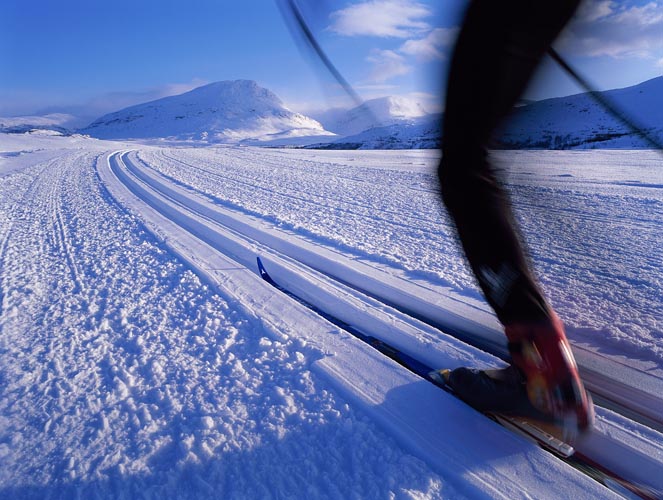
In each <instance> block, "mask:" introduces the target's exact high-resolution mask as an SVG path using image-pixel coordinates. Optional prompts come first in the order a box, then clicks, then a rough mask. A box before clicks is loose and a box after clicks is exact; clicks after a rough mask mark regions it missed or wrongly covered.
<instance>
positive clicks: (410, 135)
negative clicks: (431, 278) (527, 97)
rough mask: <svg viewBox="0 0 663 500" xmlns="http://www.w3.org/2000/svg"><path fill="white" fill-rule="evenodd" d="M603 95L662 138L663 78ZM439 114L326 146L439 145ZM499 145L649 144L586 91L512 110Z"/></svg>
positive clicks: (626, 146)
mask: <svg viewBox="0 0 663 500" xmlns="http://www.w3.org/2000/svg"><path fill="white" fill-rule="evenodd" d="M602 94H603V95H604V96H605V97H606V98H607V99H609V100H610V101H611V102H614V103H615V104H616V105H617V106H619V108H620V109H623V110H624V112H625V113H627V114H628V115H629V117H631V118H633V119H634V120H636V121H637V123H638V124H641V125H642V126H643V127H644V128H645V129H646V130H648V131H649V132H650V133H652V134H653V135H655V136H657V137H658V138H659V139H660V140H661V141H663V77H658V78H654V79H652V80H649V81H647V82H644V83H641V84H639V85H635V86H632V87H627V88H624V89H618V90H610V91H605V92H602ZM440 124H441V117H440V116H439V115H428V116H423V117H421V118H418V119H416V120H409V121H404V122H397V123H395V124H393V125H390V126H386V127H374V128H372V129H369V130H366V131H363V132H361V133H359V134H355V135H351V136H346V137H342V138H339V139H336V140H334V141H333V142H331V143H329V144H318V145H316V146H313V147H319V148H325V149H412V148H439V147H440V140H439V139H440V137H441V130H440ZM493 146H494V147H495V148H502V149H590V148H617V149H638V148H648V147H649V146H648V145H647V144H646V143H645V142H644V141H643V140H642V139H641V138H640V137H639V136H637V135H636V134H634V133H633V132H632V131H631V130H629V129H627V128H626V127H625V126H624V125H623V124H622V123H621V122H619V121H618V120H617V119H616V118H614V117H613V116H612V115H610V114H609V113H608V112H607V111H606V110H605V109H604V108H603V107H602V106H601V105H599V104H598V103H597V102H596V101H595V100H594V99H593V98H592V97H591V96H590V95H589V94H587V93H584V94H577V95H573V96H568V97H559V98H554V99H546V100H543V101H535V102H531V103H529V104H527V105H524V106H520V107H518V108H516V109H514V111H513V113H512V114H511V116H510V117H509V119H508V120H507V123H506V126H505V127H504V130H503V131H502V132H501V134H499V136H498V137H497V138H496V141H495V143H494V145H493Z"/></svg>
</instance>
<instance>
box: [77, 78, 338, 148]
mask: <svg viewBox="0 0 663 500" xmlns="http://www.w3.org/2000/svg"><path fill="white" fill-rule="evenodd" d="M81 133H84V134H89V135H91V136H92V137H97V138H101V139H147V138H167V139H177V140H197V141H203V142H239V141H241V140H244V139H252V140H271V139H276V138H278V139H284V138H290V137H302V136H311V135H313V136H322V135H333V134H331V132H328V131H326V130H324V129H323V128H322V126H321V125H320V124H319V123H318V122H316V121H315V120H313V119H311V118H308V117H306V116H304V115H301V114H299V113H294V112H292V111H290V110H289V109H287V108H286V107H285V106H284V105H283V103H282V102H281V100H280V99H279V98H278V97H277V96H276V95H274V94H273V93H272V92H270V91H269V90H267V89H265V88H263V87H260V86H259V85H258V84H257V83H256V82H253V81H250V80H236V81H223V82H216V83H211V84H209V85H205V86H203V87H199V88H196V89H194V90H191V91H189V92H186V93H184V94H181V95H176V96H171V97H165V98H163V99H158V100H156V101H152V102H148V103H145V104H139V105H136V106H131V107H129V108H126V109H123V110H120V111H116V112H114V113H110V114H107V115H105V116H102V117H101V118H99V119H98V120H96V121H94V122H93V123H91V124H90V125H88V126H87V127H85V128H84V129H82V130H81Z"/></svg>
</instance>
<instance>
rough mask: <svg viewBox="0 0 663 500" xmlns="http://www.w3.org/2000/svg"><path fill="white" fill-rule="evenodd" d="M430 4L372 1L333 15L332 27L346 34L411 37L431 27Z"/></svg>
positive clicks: (335, 30) (385, 0)
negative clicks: (428, 19)
mask: <svg viewBox="0 0 663 500" xmlns="http://www.w3.org/2000/svg"><path fill="white" fill-rule="evenodd" d="M430 15H431V11H430V10H429V8H428V7H427V6H425V5H424V4H421V3H419V2H414V1H411V0H371V1H368V2H362V3H359V4H355V5H351V6H349V7H346V8H345V9H341V10H339V11H336V12H334V13H333V14H332V15H331V18H332V24H331V26H330V27H329V29H330V30H331V31H333V32H335V33H338V34H339V35H344V36H377V37H383V38H409V37H411V36H414V35H417V34H420V33H423V32H426V31H428V30H430V26H429V24H428V23H426V22H424V21H423V19H424V18H426V17H428V16H430Z"/></svg>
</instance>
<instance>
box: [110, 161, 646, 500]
mask: <svg viewBox="0 0 663 500" xmlns="http://www.w3.org/2000/svg"><path fill="white" fill-rule="evenodd" d="M126 154H127V153H122V154H119V153H116V154H114V155H111V156H116V157H117V158H118V159H121V160H123V157H124V156H125V155H126ZM109 160H110V158H109ZM118 167H119V162H118ZM119 168H121V167H119ZM124 168H127V167H126V166H125V167H124ZM124 175H128V174H124ZM131 175H133V174H131ZM118 179H120V181H121V182H122V183H123V184H125V182H124V181H123V180H122V177H121V176H118ZM175 182H176V181H175ZM125 185H126V184H125ZM126 187H127V188H128V189H130V190H131V191H132V192H133V193H134V194H136V195H137V196H139V198H140V199H142V200H143V201H144V202H145V203H147V204H149V205H150V206H152V207H153V208H156V209H157V210H158V211H162V209H161V208H160V207H158V206H155V205H156V204H153V203H151V202H150V201H148V200H145V199H144V196H141V193H140V192H137V191H139V190H136V189H134V188H132V187H131V186H128V185H126ZM140 190H153V191H155V192H159V190H158V189H157V188H156V187H154V186H152V185H149V184H146V185H145V187H141V188H140ZM160 195H161V196H164V197H165V198H167V199H169V200H170V201H171V202H173V203H175V204H176V205H177V206H179V207H181V208H183V209H185V210H186V211H189V212H192V213H196V214H197V215H198V216H200V217H203V218H204V219H207V220H209V221H210V222H213V223H214V224H216V225H218V226H220V227H223V228H224V230H226V231H228V232H230V233H232V234H235V235H236V236H239V237H241V238H243V239H244V240H245V241H248V242H250V243H258V244H259V245H260V246H263V245H262V244H260V243H259V242H256V241H255V240H253V239H251V238H247V237H246V236H245V235H243V234H241V233H240V232H237V231H235V230H233V229H231V228H227V227H225V226H224V225H223V224H222V223H220V222H218V221H216V220H213V219H210V218H209V217H207V216H206V215H204V214H200V213H197V211H196V210H195V209H193V208H191V207H188V206H186V205H184V204H183V203H181V202H179V201H177V200H173V199H172V198H171V197H170V196H168V195H166V194H164V193H160ZM164 215H166V214H164ZM185 229H186V230H187V231H189V232H190V233H192V234H194V235H196V234H195V232H194V231H191V230H189V229H187V228H185ZM196 236H197V237H199V238H200V237H201V235H196ZM201 239H203V240H204V241H207V242H208V243H210V242H209V240H208V239H207V238H204V237H203V238H201ZM211 245H212V246H213V247H214V248H216V247H215V245H214V243H213V242H212V243H211ZM217 250H219V251H222V252H223V253H225V254H226V255H228V256H229V257H231V258H233V256H232V254H228V252H226V251H224V250H223V249H217ZM323 274H324V273H323ZM263 278H264V276H263ZM331 278H333V277H331ZM271 284H272V285H273V286H275V287H277V288H279V289H280V290H281V291H283V292H284V293H287V294H288V295H290V296H291V297H292V298H293V299H295V300H298V301H300V302H301V303H303V304H304V305H307V307H309V305H308V303H306V301H305V300H303V299H300V298H298V297H297V296H295V295H294V294H290V293H289V292H288V291H287V290H285V289H283V288H282V287H280V286H279V285H277V284H276V283H274V282H273V281H272V283H271ZM353 288H355V287H353ZM355 289H356V288H355ZM312 310H314V311H315V312H316V313H318V314H320V315H321V316H322V317H324V318H325V319H327V320H328V321H331V322H333V323H334V324H336V325H337V326H340V327H342V328H344V329H346V330H347V331H348V332H349V333H351V334H352V335H354V336H357V337H359V338H361V337H362V336H363V337H364V338H361V340H363V341H364V342H367V343H368V344H369V345H371V346H372V347H374V348H376V349H377V350H378V351H380V352H382V353H383V354H384V355H386V356H388V357H390V358H392V359H394V360H396V361H397V362H399V363H400V364H401V365H403V366H404V367H406V368H407V369H409V370H411V371H412V372H413V373H415V374H417V375H419V376H422V377H423V378H425V379H427V380H429V381H431V382H432V383H435V382H434V381H432V380H431V379H430V377H429V376H428V372H429V371H430V367H428V366H426V365H425V364H423V363H421V362H419V361H418V360H416V359H415V358H412V357H410V356H408V355H407V354H405V353H402V352H400V351H399V350H398V349H395V348H393V347H391V346H390V345H389V344H387V343H385V342H383V341H381V340H379V339H377V338H375V337H372V336H370V335H366V334H363V333H362V332H359V331H358V330H356V329H354V328H353V327H351V326H350V325H347V323H345V322H344V321H342V320H338V319H337V318H334V317H333V316H332V315H329V314H328V313H325V312H322V311H320V310H319V309H317V308H316V307H315V306H313V307H312ZM321 312H322V314H321ZM346 326H347V327H349V329H348V328H346ZM408 364H409V366H408ZM436 385H438V384H436ZM438 387H440V386H439V385H438ZM443 389H444V388H443ZM560 459H562V458H561V457H560ZM565 461H567V462H568V463H569V464H571V465H573V466H574V467H576V468H578V469H580V470H581V471H583V472H585V474H587V475H588V476H590V477H593V478H594V479H597V478H603V479H606V478H607V479H609V480H612V481H614V482H616V483H617V484H619V485H621V487H623V488H625V489H627V490H629V491H630V492H631V493H634V494H637V495H638V496H640V497H641V498H644V499H655V498H657V496H655V495H654V494H652V493H651V492H649V491H647V490H644V489H642V488H640V487H639V486H637V485H634V484H631V483H629V482H628V481H627V480H625V479H623V478H621V477H620V476H618V475H616V474H614V473H612V472H610V471H609V470H608V469H606V468H604V467H603V466H601V465H600V464H599V463H597V462H595V461H593V460H592V459H591V458H589V457H586V456H584V455H580V454H578V452H576V453H575V454H574V455H573V456H572V457H571V458H570V459H565ZM597 480H599V482H601V483H602V484H606V483H605V482H604V481H603V480H601V479H597ZM608 484H609V483H608ZM608 484H606V486H608ZM613 490H614V488H613Z"/></svg>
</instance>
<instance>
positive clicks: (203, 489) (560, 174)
mask: <svg viewBox="0 0 663 500" xmlns="http://www.w3.org/2000/svg"><path fill="white" fill-rule="evenodd" d="M123 151H129V152H127V153H121V152H123ZM117 152H120V153H117ZM497 157H498V158H499V159H501V160H502V161H504V162H505V163H507V162H508V163H509V171H510V174H509V178H508V181H509V186H510V187H511V189H512V191H513V193H514V200H515V205H516V208H517V209H518V213H519V217H520V219H521V221H522V224H523V230H524V232H525V233H526V235H527V236H528V238H529V240H530V247H531V250H532V256H533V258H534V260H535V262H536V264H537V269H538V270H539V273H540V275H541V279H542V281H543V284H544V286H545V288H546V290H547V291H548V292H549V293H550V295H551V296H552V299H553V302H554V303H555V305H556V306H557V307H558V310H559V312H560V314H561V315H562V317H563V318H564V319H565V320H566V322H567V324H568V325H569V327H570V333H571V334H572V335H573V338H574V340H575V341H576V342H580V343H582V344H583V345H587V346H590V347H591V348H592V349H595V350H599V351H601V353H602V355H605V356H607V357H611V359H612V358H618V357H619V356H626V357H628V358H629V359H632V360H634V364H635V365H637V366H640V367H641V369H643V370H647V371H648V373H649V374H651V375H652V376H658V377H659V378H663V374H662V372H661V364H662V360H661V354H662V353H661V350H660V339H661V328H660V323H659V322H660V318H661V317H662V316H661V310H660V308H661V302H662V301H661V296H660V294H661V286H660V285H661V283H660V280H661V267H660V262H663V259H661V251H662V250H661V248H660V245H658V244H657V243H656V242H657V238H658V234H659V232H660V226H661V223H662V222H663V221H662V218H663V210H661V207H662V205H663V199H662V197H663V194H662V193H663V192H662V191H661V188H660V187H661V186H662V185H663V174H662V172H661V170H660V167H658V163H659V160H658V159H657V157H656V155H655V154H654V153H651V152H626V151H624V152H600V153H599V152H563V153H562V152H559V153H550V152H515V153H514V152H500V153H497ZM437 160H438V156H437V153H436V152H434V151H398V152H394V151H392V152H385V151H381V152H377V151H366V152H351V153H348V152H339V151H293V150H271V149H270V150H266V149H257V148H249V147H232V148H231V147H208V148H198V149H197V148H166V147H153V146H140V145H137V144H131V145H128V144H121V143H111V142H105V141H97V140H93V139H86V138H82V137H70V138H63V137H39V136H31V135H11V136H10V135H0V206H1V209H0V262H2V266H1V268H0V269H1V271H0V381H1V383H0V421H1V423H0V497H2V498H20V497H26V498H43V497H48V498H71V497H82V498H90V497H92V498H93V497H118V498H135V497H138V498H301V497H307V498H532V497H534V498H569V497H573V496H575V497H578V498H580V497H582V498H611V496H612V495H611V493H610V492H609V491H608V490H606V489H605V488H603V487H601V486H600V485H598V483H595V482H594V481H593V480H591V479H589V478H587V477H586V476H584V475H582V474H581V473H580V472H578V471H576V470H575V469H573V468H571V467H569V466H566V465H564V464H563V463H562V462H560V461H558V460H556V459H554V458H553V457H552V456H550V455H549V454H547V453H545V452H542V451H541V450H539V449H538V448H537V447H535V446H534V445H532V444H530V443H528V442H526V441H524V440H523V439H521V438H519V437H517V436H515V435H513V434H512V433H510V432H508V431H506V430H505V429H503V428H501V427H499V426H497V425H495V424H493V423H492V422H490V421H488V420H487V419H485V418H484V417H482V416H481V415H479V414H477V413H476V412H474V411H473V410H471V409H470V408H468V407H466V406H465V405H463V404H462V403H460V402H458V401H457V400H455V399H454V398H453V397H451V396H449V395H448V394H446V393H444V392H443V391H440V390H439V389H436V388H435V387H433V386H432V385H430V384H428V383H426V382H425V381H422V380H421V379H419V378H417V377H416V376H415V375H413V374H411V373H409V372H407V371H405V370H403V369H402V368H401V367H399V366H398V365H396V364H395V363H394V362H392V361H391V360H389V359H387V358H385V357H383V356H382V355H381V354H379V353H377V352H375V351H373V350H372V349H371V348H370V347H368V346H366V345H364V344H362V343H361V342H359V341H357V340H356V339H354V338H353V337H351V336H350V335H349V334H347V333H346V332H344V331H342V330H340V329H338V328H337V327H335V326H333V325H331V324H330V323H328V322H326V321H324V320H323V319H321V318H320V317H319V316H317V315H316V314H315V313H313V312H312V311H310V310H308V309H307V308H305V307H303V306H301V305H300V304H297V303H295V302H293V301H291V300H290V299H289V298H288V297H286V296H285V295H283V294H281V293H279V292H278V291H276V290H275V289H273V288H272V287H270V286H269V285H267V284H266V283H264V282H263V281H262V280H261V279H260V278H259V277H258V276H257V275H256V268H255V256H256V255H261V256H262V257H263V259H264V261H265V265H266V266H268V268H269V270H270V272H271V273H272V274H273V276H274V277H275V279H278V280H280V281H282V282H284V283H288V284H289V285H291V286H294V287H299V288H300V290H301V291H306V290H309V291H308V293H309V294H310V297H309V298H310V299H311V300H314V301H319V302H322V301H326V302H327V303H328V304H329V306H330V307H333V308H334V310H335V312H336V313H337V314H339V315H340V316H344V317H345V318H347V319H350V320H352V322H353V324H357V325H359V326H361V327H363V328H366V329H372V330H373V333H374V334H376V335H378V334H380V335H384V338H385V340H389V341H391V342H393V343H395V344H397V345H398V346H399V347H401V348H403V349H404V350H406V351H407V352H410V353H413V354H416V355H417V356H418V357H420V358H421V359H424V360H426V361H429V362H431V363H433V364H435V363H437V364H439V366H458V365H460V364H468V363H471V364H483V365H496V364H498V361H497V360H496V359H495V358H493V357H492V356H490V355H488V354H486V353H482V352H481V351H478V350H476V349H473V348H470V347H468V346H466V345H465V344H463V343H462V342H460V341H458V340H455V339H453V338H451V337H449V336H447V335H445V334H444V333H442V332H440V331H439V330H437V329H435V328H432V327H430V326H428V325H424V324H422V323H420V322H419V321H416V320H414V319H412V318H410V317H408V316H407V315H405V314H403V313H399V312H398V311H396V310H394V309H391V308H389V307H387V306H384V305H383V304H380V303H378V302H377V301H376V300H374V299H371V298H370V297H366V296H364V295H363V294H361V293H359V292H357V291H356V290H355V289H353V288H350V287H345V286H341V285H338V283H335V282H334V280H331V279H330V278H328V277H325V275H324V274H320V273H318V272H315V271H314V270H313V269H311V268H310V267H307V266H304V265H302V262H304V261H307V259H311V260H313V261H316V262H317V265H318V266H319V267H320V268H322V269H323V270H325V271H328V270H329V268H330V267H333V268H334V270H335V272H337V273H343V277H344V279H347V281H348V282H350V281H351V280H354V279H361V280H364V281H365V282H366V286H373V287H374V289H375V290H376V291H377V292H380V294H382V293H386V292H387V291H388V290H389V289H391V290H392V292H390V293H394V294H396V292H397V291H398V292H399V293H400V295H398V297H400V299H398V300H407V301H409V302H408V304H409V305H410V306H412V307H414V306H416V305H417V304H418V303H419V304H421V303H423V304H425V303H429V304H430V306H431V308H436V307H437V308H439V309H440V311H441V312H440V314H442V313H443V312H444V311H446V314H447V315H449V314H454V313H457V314H458V315H459V317H461V316H463V317H466V318H467V316H470V317H472V318H473V319H474V321H476V322H477V325H478V326H477V328H479V327H482V328H487V329H490V328H495V322H494V319H493V318H492V316H491V315H490V314H489V311H488V310H487V307H486V306H485V305H484V304H483V302H482V301H481V299H480V296H479V294H478V291H477V290H476V288H475V287H473V286H472V285H471V279H470V276H469V275H468V272H467V270H466V268H465V265H464V263H463V260H462V258H461V256H460V254H459V252H458V249H457V245H456V243H455V241H454V238H453V236H452V233H451V230H450V226H449V222H448V221H447V220H446V218H445V216H444V214H443V213H441V210H440V206H439V202H438V200H437V193H436V187H435V183H434V177H433V172H434V167H435V163H436V162H437ZM186 207H189V208H186ZM579 235H581V236H582V237H578V236H579ZM441 249H443V251H441ZM371 283H372V284H371ZM311 284H314V285H315V286H311ZM625 305H627V307H625ZM633 318H637V322H634V321H633ZM599 427H600V428H601V433H600V436H601V439H603V440H604V441H605V442H609V443H612V444H614V446H615V447H616V449H619V450H620V453H630V454H632V456H633V457H634V459H637V460H639V462H637V461H636V462H635V463H638V464H641V465H642V470H643V471H648V470H649V469H648V468H647V467H660V463H662V462H663V437H661V436H660V435H659V434H658V433H656V432H654V431H647V430H646V429H644V428H643V427H642V426H639V425H637V424H634V423H633V422H631V421H628V420H627V419H624V418H623V417H617V416H615V415H613V414H611V413H610V412H607V411H604V410H601V411H599ZM612 436H614V439H615V440H616V441H612V439H613V437H612ZM643 440H644V441H643ZM641 441H643V442H644V443H646V446H640V443H641ZM637 446H640V447H638V448H637V449H642V450H643V452H642V453H641V454H640V455H638V453H639V452H638V453H636V451H634V450H636V447H637ZM645 454H646V456H645ZM621 456H624V455H621ZM650 476H651V474H650Z"/></svg>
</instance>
